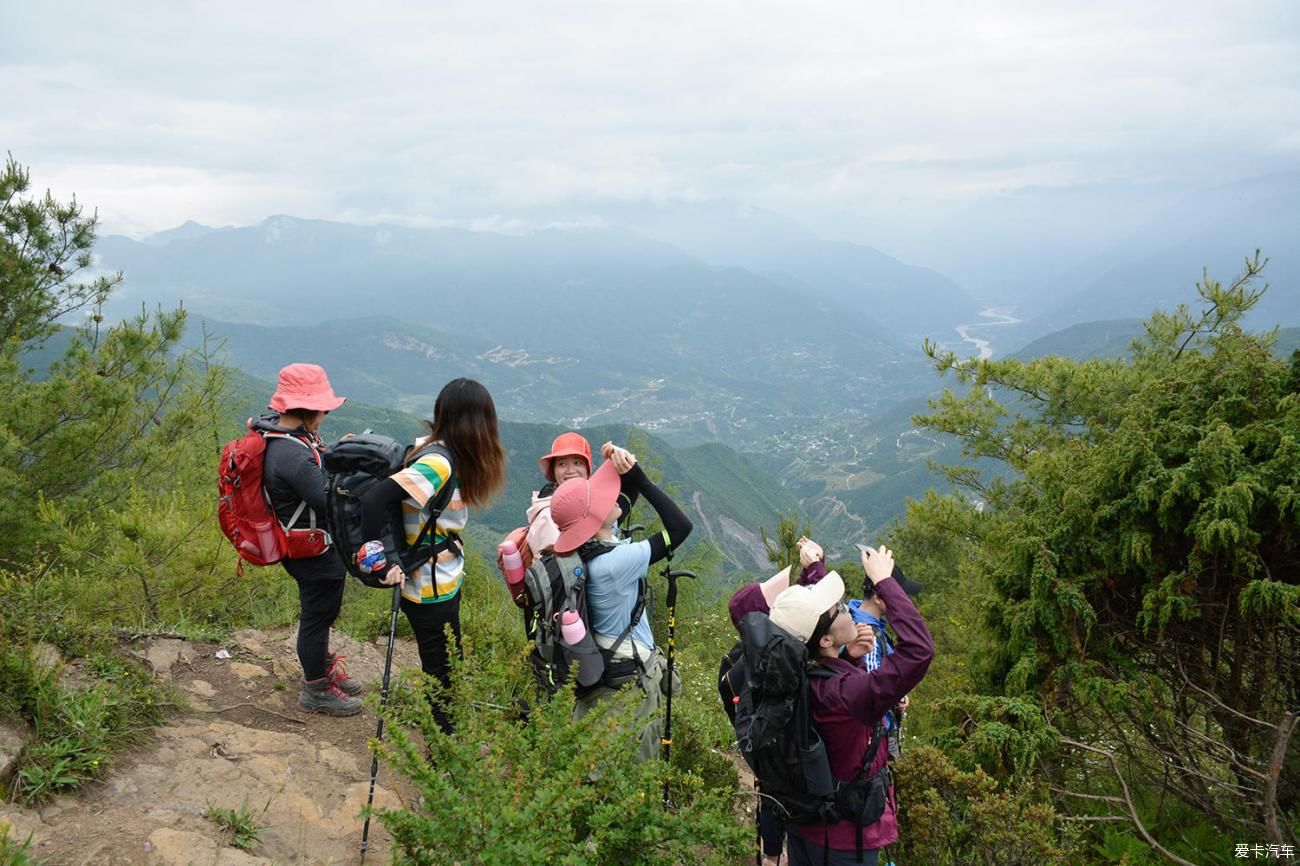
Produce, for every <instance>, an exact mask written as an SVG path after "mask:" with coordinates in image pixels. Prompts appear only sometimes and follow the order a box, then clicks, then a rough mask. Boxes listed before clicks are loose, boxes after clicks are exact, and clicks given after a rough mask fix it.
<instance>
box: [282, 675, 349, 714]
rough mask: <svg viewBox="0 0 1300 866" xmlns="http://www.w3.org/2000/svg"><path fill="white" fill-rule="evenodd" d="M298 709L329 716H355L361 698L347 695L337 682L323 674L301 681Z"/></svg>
mask: <svg viewBox="0 0 1300 866" xmlns="http://www.w3.org/2000/svg"><path fill="white" fill-rule="evenodd" d="M298 709H300V710H306V711H307V712H309V713H326V714H327V715H331V716H355V715H356V714H357V713H359V712H361V699H360V698H353V697H349V696H348V694H347V693H346V692H345V691H343V690H342V689H341V688H339V686H338V683H336V682H334V680H332V679H330V678H329V677H328V676H324V677H321V678H320V679H318V680H304V681H303V684H302V694H300V695H298Z"/></svg>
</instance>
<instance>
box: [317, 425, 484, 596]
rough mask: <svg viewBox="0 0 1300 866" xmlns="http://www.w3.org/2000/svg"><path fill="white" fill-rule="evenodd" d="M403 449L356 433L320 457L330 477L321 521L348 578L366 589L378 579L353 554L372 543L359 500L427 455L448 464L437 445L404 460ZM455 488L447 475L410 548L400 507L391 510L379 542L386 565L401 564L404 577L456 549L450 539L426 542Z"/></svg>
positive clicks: (374, 435) (386, 439)
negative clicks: (366, 533)
mask: <svg viewBox="0 0 1300 866" xmlns="http://www.w3.org/2000/svg"><path fill="white" fill-rule="evenodd" d="M406 450H407V449H406V446H404V445H402V444H401V443H399V442H397V441H396V440H394V439H390V438H389V437H387V436H381V435H379V434H378V433H359V434H357V435H356V436H351V437H349V438H347V439H343V440H341V441H339V442H337V443H335V444H334V445H331V446H330V447H329V448H328V449H327V450H326V451H325V452H324V454H323V455H322V464H321V465H322V466H324V468H325V471H326V472H327V473H328V474H329V484H328V487H327V488H326V495H325V520H326V523H327V525H328V526H329V533H330V537H331V539H332V540H333V543H334V549H335V550H337V551H338V553H339V556H340V557H341V558H342V560H343V566H344V567H345V568H346V569H347V570H348V573H349V574H351V575H352V576H353V577H355V578H357V579H358V580H360V581H361V582H362V583H364V584H366V585H367V586H378V585H379V578H381V577H383V574H382V573H380V574H376V573H372V572H366V571H362V570H361V568H359V567H358V566H357V560H356V555H357V551H358V550H359V549H361V546H362V545H363V544H365V543H366V542H367V541H371V540H373V539H369V538H365V537H363V534H362V532H361V497H362V496H364V495H365V493H366V491H367V490H369V489H370V488H371V487H373V486H374V485H376V484H378V483H379V482H381V481H383V480H385V479H386V478H388V477H389V476H390V475H392V474H393V473H394V472H397V471H398V470H400V469H402V468H403V467H404V466H407V465H409V464H411V463H414V462H415V461H416V460H418V459H419V458H421V457H423V456H424V455H426V454H433V453H437V454H441V455H443V456H444V457H446V458H447V461H448V462H449V463H450V462H451V452H450V451H448V450H447V449H446V448H444V447H443V446H441V445H433V444H429V445H425V446H424V447H422V448H420V449H418V450H417V451H414V452H412V454H411V456H410V458H409V459H406ZM455 486H456V485H455V476H452V477H451V478H449V479H448V480H447V483H446V484H445V485H444V486H443V487H442V489H441V490H439V491H438V495H437V496H435V497H434V498H433V500H432V501H431V502H430V503H429V518H428V520H426V521H425V522H424V525H423V526H421V527H420V533H419V535H418V536H417V537H416V540H415V543H414V544H408V543H407V541H406V532H405V530H404V528H403V522H402V508H401V504H400V503H397V504H395V505H394V506H393V509H392V512H391V513H390V514H389V515H388V516H387V519H386V520H385V521H384V530H383V533H382V535H381V536H380V538H379V540H380V541H382V542H383V543H384V553H385V556H387V558H388V561H389V562H390V563H394V564H400V565H401V566H402V570H403V571H406V572H408V573H409V572H412V571H415V570H416V569H417V568H419V567H420V566H421V565H423V564H424V563H426V562H428V561H429V560H430V559H433V558H434V557H435V556H437V555H438V554H439V553H441V552H442V551H444V550H447V549H449V548H451V547H452V546H453V545H458V544H459V540H458V539H457V538H456V537H455V536H452V537H450V538H448V539H447V540H444V541H441V542H439V543H437V544H434V543H432V542H431V541H429V538H430V535H431V533H432V532H433V528H434V525H435V524H436V523H437V521H438V517H439V516H441V514H442V511H443V509H444V508H446V507H447V503H448V502H450V501H451V496H452V492H453V491H454V489H455Z"/></svg>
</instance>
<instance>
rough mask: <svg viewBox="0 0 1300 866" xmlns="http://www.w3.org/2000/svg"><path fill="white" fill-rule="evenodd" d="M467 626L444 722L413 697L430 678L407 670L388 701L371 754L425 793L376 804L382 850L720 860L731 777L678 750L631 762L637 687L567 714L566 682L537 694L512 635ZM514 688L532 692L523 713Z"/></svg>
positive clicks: (418, 858) (457, 857)
mask: <svg viewBox="0 0 1300 866" xmlns="http://www.w3.org/2000/svg"><path fill="white" fill-rule="evenodd" d="M476 640H477V638H476V637H467V638H466V641H465V648H466V660H465V661H464V662H463V663H461V664H459V665H457V670H456V673H455V676H454V678H453V686H452V688H451V690H450V694H449V695H448V696H447V697H448V698H449V703H450V715H451V717H452V719H453V720H454V724H455V726H456V734H454V735H452V736H447V735H445V734H443V733H442V732H441V731H440V730H439V729H438V728H437V726H436V725H434V724H433V720H432V713H431V712H430V710H429V706H428V704H427V702H426V701H424V700H419V699H414V700H413V699H412V698H413V696H415V695H418V694H419V693H420V692H421V691H422V690H423V689H424V688H425V687H427V686H428V684H427V683H424V682H422V681H420V680H422V679H423V678H421V677H416V678H414V679H415V680H416V681H415V682H414V685H415V686H416V687H415V688H413V689H412V688H410V686H411V685H412V681H411V680H407V681H406V687H405V688H404V689H403V690H402V693H401V695H400V697H399V698H398V699H397V700H395V701H394V706H393V708H392V709H391V710H390V711H389V718H390V720H391V721H393V722H394V724H393V726H392V727H391V728H390V729H389V735H388V739H387V741H386V742H384V743H382V744H380V745H378V746H377V748H378V751H379V754H380V755H381V757H382V758H383V759H384V760H385V761H386V762H388V763H390V764H391V765H392V766H393V767H394V768H395V769H396V770H397V771H398V772H399V773H401V774H402V775H404V776H406V777H407V778H409V779H410V780H411V781H412V782H413V783H414V785H415V788H416V789H417V790H418V791H419V793H420V794H421V796H422V798H423V799H422V803H421V805H420V806H418V807H416V808H413V809H409V810H404V809H395V810H388V811H383V812H380V813H379V817H380V820H382V821H383V823H384V824H385V826H386V827H387V828H388V829H389V831H390V832H391V833H392V834H393V844H394V861H393V862H394V863H398V864H443V863H451V862H456V863H460V864H462V866H469V864H480V863H491V864H494V866H509V864H534V863H540V862H547V863H556V864H580V863H581V864H585V863H628V864H669V863H686V862H691V863H700V864H710V863H716V864H722V863H733V862H735V860H736V858H738V857H740V856H743V853H744V852H745V850H746V847H747V845H748V842H749V839H750V833H751V830H750V829H749V828H748V827H745V826H743V825H741V824H739V823H738V822H737V819H736V816H735V813H734V810H733V801H734V797H735V789H734V784H733V785H732V786H731V787H729V788H728V787H725V786H723V787H713V786H712V785H711V783H709V782H706V779H705V778H704V777H702V776H700V775H698V774H696V773H694V772H692V771H691V770H690V769H688V768H682V767H680V766H677V765H676V762H675V763H674V765H673V766H666V765H665V764H663V763H662V762H658V761H654V762H650V763H645V764H638V763H637V762H636V760H635V739H636V730H637V727H636V725H635V724H634V722H633V719H632V713H633V711H634V709H635V706H636V704H637V703H638V701H639V693H638V692H637V691H636V690H635V689H628V690H626V691H625V692H623V693H621V694H619V695H618V696H616V698H615V699H613V700H610V701H607V702H604V703H603V704H602V705H601V706H600V707H599V708H598V709H597V710H594V711H592V712H590V713H588V714H587V715H586V716H585V717H584V718H583V719H582V720H581V721H579V722H576V723H575V722H572V721H571V720H570V716H571V711H572V707H573V696H572V694H571V693H566V692H561V693H560V694H559V695H557V696H555V697H554V698H552V699H551V700H549V701H548V700H536V699H535V697H534V696H533V695H532V694H531V692H530V691H529V690H528V687H527V686H526V685H524V681H521V680H520V678H519V671H518V667H519V664H520V663H521V662H522V655H521V654H520V653H519V652H517V651H516V649H517V647H512V648H511V649H510V651H503V650H504V648H503V647H500V646H497V647H486V648H485V647H484V646H483V645H481V644H478V643H477V642H476ZM515 643H516V644H518V641H517V640H516V641H515ZM521 699H524V700H525V701H528V700H532V701H534V703H533V705H532V707H531V709H530V710H529V711H528V713H527V715H526V717H523V718H521V713H520V712H519V709H518V708H519V701H520V700H521ZM403 722H405V723H406V724H403ZM408 724H409V725H412V727H408V726H407V725H408ZM676 724H677V722H676V720H675V722H674V727H676ZM687 728H688V729H689V725H687ZM688 742H689V738H688ZM684 751H686V752H687V755H688V756H689V754H690V753H691V749H690V748H689V747H688V748H686V749H685V750H684ZM665 784H667V786H668V791H669V797H670V801H671V803H672V806H671V808H667V809H665V808H664V806H663V793H664V786H665ZM431 819H433V820H431Z"/></svg>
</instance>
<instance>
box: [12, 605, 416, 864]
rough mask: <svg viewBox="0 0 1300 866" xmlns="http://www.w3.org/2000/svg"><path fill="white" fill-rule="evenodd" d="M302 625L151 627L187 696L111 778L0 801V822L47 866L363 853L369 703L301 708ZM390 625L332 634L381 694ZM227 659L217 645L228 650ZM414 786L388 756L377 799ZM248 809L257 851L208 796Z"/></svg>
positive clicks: (376, 843)
mask: <svg viewBox="0 0 1300 866" xmlns="http://www.w3.org/2000/svg"><path fill="white" fill-rule="evenodd" d="M294 640H295V631H294V630H292V629H281V630H278V631H275V632H259V631H242V632H238V633H236V634H235V635H233V636H232V637H231V639H230V640H229V641H228V642H227V643H224V644H220V645H218V644H209V643H202V642H189V641H182V640H177V639H169V638H161V639H144V640H140V641H138V642H137V643H136V644H135V645H134V649H135V652H136V653H137V654H138V655H140V656H141V657H142V658H144V659H145V660H146V661H147V662H148V663H149V665H150V666H151V667H152V668H153V670H154V671H155V673H156V675H157V677H158V678H159V679H161V680H164V681H167V682H170V683H171V684H172V685H174V686H175V688H176V689H177V691H178V692H179V694H180V695H182V696H183V697H184V698H185V700H186V701H187V703H188V707H187V708H186V709H183V710H181V711H179V712H177V713H176V714H175V715H173V716H172V717H171V718H170V719H169V720H168V722H167V723H165V724H164V725H163V726H161V727H160V728H158V729H157V730H156V731H155V732H154V734H153V736H152V737H151V738H150V739H149V740H148V741H147V742H145V743H144V744H142V745H141V746H139V747H137V748H135V749H133V750H131V751H128V752H125V753H122V754H119V755H117V756H116V758H115V760H114V763H113V766H112V768H111V769H110V770H109V771H108V773H107V774H106V775H105V777H104V779H103V780H102V781H101V782H99V783H97V784H94V785H91V786H88V787H85V788H82V789H81V790H80V791H78V792H77V793H76V794H73V795H69V796H65V797H61V798H59V799H56V800H54V801H53V802H50V803H47V804H45V805H44V806H43V807H41V808H24V807H21V806H18V805H16V804H13V803H3V804H0V822H8V823H9V824H10V825H11V830H10V834H11V836H13V837H16V838H17V839H20V840H21V839H24V838H26V837H27V836H28V834H30V835H31V837H32V842H31V848H30V849H29V854H31V855H32V856H33V857H35V858H36V859H37V860H39V861H40V862H42V863H44V864H49V866H64V864H67V866H79V864H94V866H118V864H147V866H189V864H192V866H254V864H279V866H296V864H341V863H357V862H358V861H359V858H360V852H359V846H360V842H361V820H360V819H358V817H357V815H358V813H359V812H360V811H361V809H362V807H363V806H364V805H365V802H366V795H367V791H368V789H369V779H370V753H369V752H368V751H367V743H368V741H369V739H370V738H371V737H373V736H374V732H375V717H374V715H373V713H371V712H370V707H369V706H367V708H366V710H365V711H364V712H362V713H361V714H360V715H356V716H352V717H350V718H331V717H328V716H322V715H314V714H308V713H303V712H301V711H300V710H299V709H298V708H297V698H298V691H299V677H300V669H299V667H298V661H297V656H296V654H295V650H294ZM385 647H386V638H383V639H380V642H379V643H378V645H372V644H365V643H361V642H359V641H356V640H353V639H351V638H349V637H348V636H347V635H343V634H341V633H338V632H335V633H334V640H333V648H334V649H335V650H336V651H337V652H339V653H341V654H343V655H345V656H346V657H347V662H346V665H347V667H348V670H349V671H350V673H351V675H352V676H354V677H358V678H360V679H361V680H362V681H363V682H364V683H365V684H366V692H365V694H372V693H374V694H377V693H378V688H379V683H380V681H381V679H382V675H383V665H384V651H385ZM223 649H224V650H226V652H227V653H229V655H230V658H228V659H227V658H220V657H219V655H225V653H219V651H220V650H223ZM393 664H394V676H396V671H397V670H399V669H418V667H419V659H418V656H417V655H416V651H415V647H414V644H412V643H410V642H408V641H399V642H398V645H397V649H396V653H395V657H394V663H393ZM412 797H413V794H412V791H411V789H410V786H409V785H408V784H407V783H406V780H405V779H402V778H400V777H397V776H395V775H394V774H393V772H392V771H391V770H389V769H388V768H387V767H384V766H382V765H381V767H380V770H379V780H378V784H377V787H376V789H375V805H376V806H377V807H380V808H384V807H396V806H400V805H402V804H403V803H405V802H408V801H409V800H410V799H411V798H412ZM245 803H246V804H247V806H246V808H247V810H248V811H250V812H252V813H253V815H254V816H255V819H256V821H257V824H258V826H259V827H261V828H262V829H261V833H260V836H259V840H258V841H257V842H256V843H255V844H254V845H252V846H251V851H243V850H240V849H238V848H235V847H233V846H232V845H231V844H230V839H229V838H228V835H229V834H228V832H227V831H226V830H224V829H223V828H222V827H219V826H218V825H217V824H215V823H214V822H213V821H211V820H209V819H208V818H207V817H206V813H207V812H208V809H209V807H218V808H225V809H233V810H239V809H240V808H241V806H243V805H244V804H245ZM388 861H389V838H388V834H387V831H386V830H385V829H384V827H383V825H382V824H380V823H379V821H378V820H377V819H376V820H372V821H371V824H370V849H369V851H368V853H367V855H366V862H367V863H373V864H382V863H387V862H388Z"/></svg>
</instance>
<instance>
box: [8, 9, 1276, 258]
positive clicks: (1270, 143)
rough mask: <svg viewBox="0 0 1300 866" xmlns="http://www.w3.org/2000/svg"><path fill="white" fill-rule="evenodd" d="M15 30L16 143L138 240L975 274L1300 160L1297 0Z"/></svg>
mask: <svg viewBox="0 0 1300 866" xmlns="http://www.w3.org/2000/svg"><path fill="white" fill-rule="evenodd" d="M0 22H3V29H2V30H0V76H3V80H4V81H5V83H6V86H5V88H4V91H5V109H4V111H3V112H0V147H3V148H4V149H6V150H8V151H9V152H10V153H12V154H13V156H14V157H15V158H16V159H17V160H18V161H19V162H21V163H23V164H25V165H27V166H29V167H30V168H31V170H32V175H33V180H34V182H35V183H36V184H37V185H39V186H42V187H44V186H48V187H50V188H52V189H53V190H54V191H55V192H56V193H57V194H59V195H69V194H72V193H76V195H77V197H78V199H79V200H80V201H82V202H84V203H86V204H89V205H93V206H95V207H97V208H98V211H99V214H100V217H101V223H102V229H103V230H104V231H106V232H112V233H122V234H128V235H132V236H141V235H144V234H147V233H149V232H153V231H157V230H161V229H165V228H169V227H172V226H175V225H177V224H179V223H181V222H183V221H185V220H187V219H194V220H197V221H199V222H203V223H206V224H211V225H226V224H239V225H243V224H251V223H256V222H258V221H260V220H262V219H263V218H265V217H266V216H268V215H271V214H279V213H286V214H292V215H295V216H302V217H316V218H325V219H338V220H346V221H352V222H361V223H373V222H394V223H401V224H410V225H432V224H446V223H451V224H460V225H468V226H472V227H486V228H505V229H517V228H520V227H526V226H530V225H544V224H546V223H547V222H548V221H558V220H564V219H574V218H577V219H581V218H583V215H584V214H585V213H588V212H595V211H598V210H599V208H600V207H601V206H602V205H604V204H609V203H617V204H625V203H629V202H646V203H650V204H653V203H658V202H691V201H702V200H705V201H713V200H728V201H734V202H739V203H743V204H745V205H750V206H754V207H757V208H762V209H765V210H769V211H772V212H774V213H777V214H780V215H782V216H785V217H789V218H793V219H795V220H798V221H799V222H801V223H802V224H803V225H805V226H807V227H808V228H810V229H811V230H812V231H814V232H816V233H818V234H820V235H821V236H823V237H827V238H832V239H847V240H852V241H856V242H860V243H866V244H870V245H873V246H876V247H879V248H881V249H883V250H886V251H888V252H891V253H893V254H895V255H899V256H902V257H906V258H908V259H910V260H913V261H919V262H920V263H937V264H938V265H939V266H946V267H949V268H950V269H957V270H960V269H961V268H963V267H966V268H967V269H968V270H969V268H970V263H969V262H966V263H965V264H963V263H962V261H963V260H962V259H961V257H962V256H964V255H965V256H969V255H973V254H974V253H973V252H971V251H970V250H968V249H966V248H967V247H970V246H972V243H966V244H963V242H962V241H963V239H967V240H968V241H969V239H970V238H971V237H972V235H971V233H970V227H971V226H982V228H983V229H984V230H988V229H989V227H990V226H992V227H993V229H995V230H996V229H998V228H999V227H1002V228H1003V229H1004V231H1003V235H1005V236H1006V237H1010V236H1011V234H1012V233H1014V232H1022V233H1023V232H1030V233H1032V232H1034V231H1037V230H1040V227H1041V224H1042V223H1043V221H1044V218H1045V217H1048V216H1050V217H1051V219H1052V220H1053V224H1054V225H1056V224H1058V223H1056V221H1058V220H1059V228H1058V232H1061V233H1064V232H1069V233H1072V234H1073V235H1077V236H1080V237H1084V238H1091V237H1092V236H1093V235H1096V237H1097V238H1098V239H1099V241H1100V240H1102V239H1106V238H1113V237H1117V236H1120V235H1122V234H1123V233H1124V232H1125V231H1128V230H1130V229H1132V228H1134V227H1136V226H1137V225H1138V224H1140V222H1141V221H1142V220H1143V219H1144V218H1146V217H1148V216H1149V215H1150V214H1152V213H1155V212H1156V211H1157V210H1158V209H1159V208H1161V207H1165V206H1168V205H1169V204H1170V203H1171V202H1174V201H1177V200H1178V198H1179V197H1180V196H1184V195H1186V194H1187V193H1188V192H1189V191H1191V190H1194V189H1196V188H1197V187H1198V186H1203V185H1207V184H1218V183H1229V182H1232V181H1234V180H1238V179H1241V178H1246V177H1252V176H1258V175H1267V174H1270V173H1274V172H1288V171H1296V170H1297V168H1300V4H1298V3H1296V2H1294V0H1278V2H1271V0H1270V2H1253V0H1245V2H1238V3H1223V2H1219V0H1180V2H1164V0H1156V2H1140V3H1134V2H1132V0H1120V2H1112V0H1098V2H1089V3H1077V2H1072V3H1047V2H1002V0H990V2H983V3H978V4H976V3H965V2H925V0H920V2H915V0H914V2H908V3H901V2H871V0H867V2H864V0H848V2H840V0H826V2H810V3H800V4H795V3H790V2H765V0H747V2H743V3H742V2H726V3H718V2H702V0H692V2H677V0H657V2H654V3H648V2H641V3H633V2H623V0H603V2H587V3H577V2H548V3H537V2H532V0H530V2H491V0H487V2H483V0H479V2H474V3H456V2H446V3H434V4H413V3H392V4H382V5H381V6H380V8H375V9H366V10H364V11H363V10H362V9H361V7H360V6H358V5H357V4H354V3H348V4H344V3H311V4H307V3H259V4H251V3H227V4H214V3H193V2H184V0H177V2H168V3H156V4H154V3H130V4H93V3H70V2H63V0H45V2H41V3H33V2H30V0H24V2H17V0H0ZM993 233H994V234H997V232H996V231H994V232H993ZM1000 238H1002V236H999V237H998V238H992V239H990V240H989V241H988V243H989V244H990V245H991V246H992V247H997V244H998V243H1002V242H1003V241H1004V240H1005V239H1004V238H1002V239H1000ZM984 243H985V242H984V241H983V240H980V241H979V244H980V245H983V244H984ZM963 250H965V252H963Z"/></svg>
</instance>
